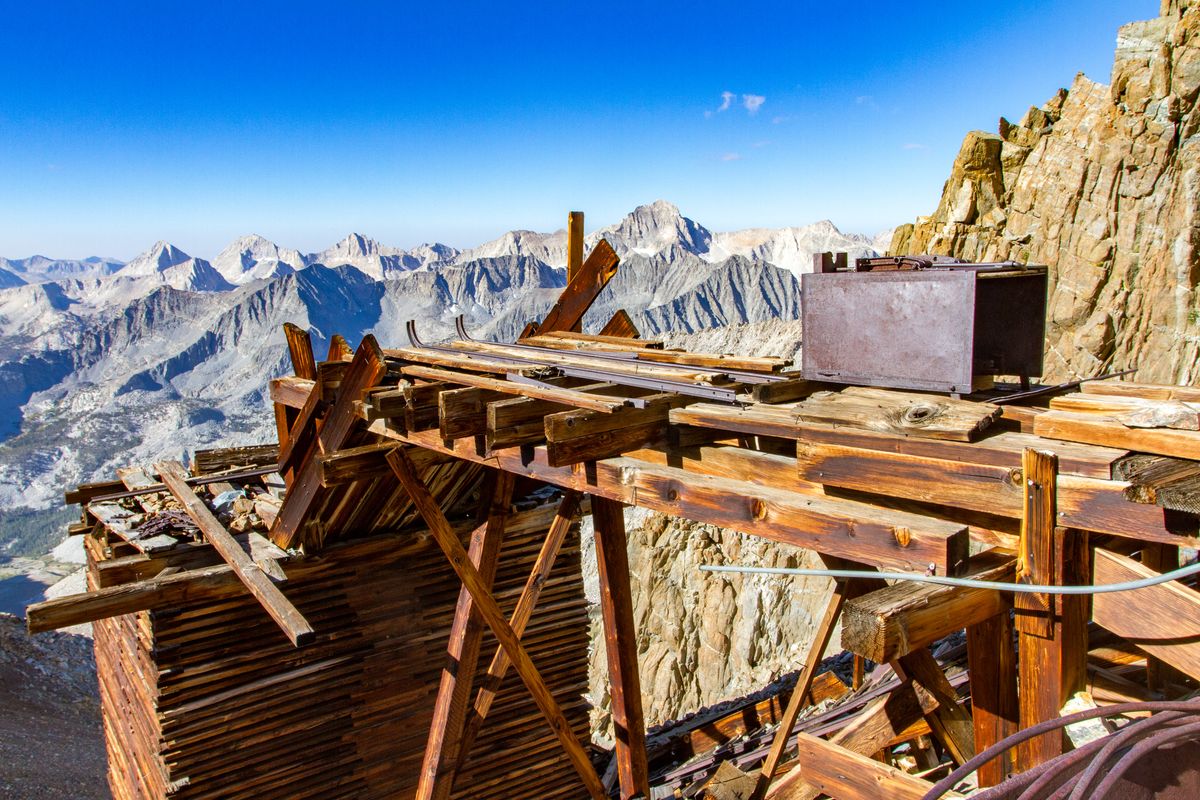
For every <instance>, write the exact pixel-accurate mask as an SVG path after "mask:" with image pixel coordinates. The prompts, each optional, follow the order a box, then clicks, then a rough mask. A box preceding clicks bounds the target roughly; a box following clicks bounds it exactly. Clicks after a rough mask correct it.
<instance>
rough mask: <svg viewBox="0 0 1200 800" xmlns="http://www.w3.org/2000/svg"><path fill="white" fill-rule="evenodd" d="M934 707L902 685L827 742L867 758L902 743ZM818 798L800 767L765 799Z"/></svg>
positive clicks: (920, 693)
mask: <svg viewBox="0 0 1200 800" xmlns="http://www.w3.org/2000/svg"><path fill="white" fill-rule="evenodd" d="M936 707H937V701H936V700H935V699H934V698H933V695H931V694H929V693H928V692H926V691H925V690H924V689H922V688H921V687H919V686H915V685H914V684H913V683H912V682H911V681H906V682H904V683H902V684H900V685H899V686H897V687H896V688H895V689H893V690H892V691H890V692H888V693H887V694H885V695H883V696H881V697H877V698H875V699H874V700H872V701H871V702H870V703H868V704H867V706H866V707H865V708H864V709H863V710H862V711H860V712H859V713H858V715H857V716H855V717H854V718H853V720H851V722H850V724H848V725H847V726H846V727H844V728H842V729H841V730H839V731H838V732H837V733H835V734H834V735H833V736H831V737H829V742H830V743H831V744H835V745H837V746H839V747H844V748H846V749H847V750H849V751H851V752H853V753H858V754H859V755H863V756H871V755H873V754H875V753H877V752H879V751H880V750H882V749H883V748H885V747H887V746H888V745H890V744H892V743H893V742H896V741H897V740H900V741H903V737H904V736H905V731H907V730H909V729H910V728H912V727H913V726H914V725H917V724H918V723H922V719H923V718H924V717H925V716H926V715H927V714H930V713H932V712H933V710H934V709H935V708H936ZM922 724H923V723H922ZM820 794H821V790H819V789H817V788H815V787H813V786H812V785H811V784H809V782H808V781H807V780H806V772H805V770H804V769H803V767H798V768H796V769H793V770H792V771H791V772H789V773H787V775H785V776H784V777H783V778H782V779H781V780H779V781H778V782H777V783H776V784H775V785H773V786H772V787H771V791H770V792H769V793H768V795H767V797H768V798H770V800H816V798H817V796H818V795H820Z"/></svg>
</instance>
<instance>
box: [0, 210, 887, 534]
mask: <svg viewBox="0 0 1200 800" xmlns="http://www.w3.org/2000/svg"><path fill="white" fill-rule="evenodd" d="M601 237H603V238H605V239H607V240H608V241H609V243H610V244H612V245H613V247H614V248H615V249H616V251H617V253H618V254H619V255H621V257H622V264H621V269H620V271H619V273H618V275H617V277H616V278H614V280H613V281H612V282H611V283H610V284H609V287H608V288H607V289H606V290H605V292H604V294H603V295H602V296H601V298H600V299H599V301H598V302H597V303H596V305H595V307H594V308H593V310H592V312H591V315H590V317H589V318H588V320H586V321H585V323H586V324H587V325H589V326H590V327H591V329H595V328H596V327H598V326H599V325H601V324H603V322H604V321H605V320H606V319H607V318H608V317H609V316H611V314H612V313H613V312H614V311H615V310H616V309H617V308H625V309H626V310H628V311H629V312H630V314H631V315H632V316H633V318H634V321H635V323H636V324H637V325H638V326H639V327H640V328H641V329H642V331H643V332H644V333H645V334H647V335H654V334H657V333H661V332H664V331H694V330H698V329H702V328H709V327H714V326H719V325H724V324H729V323H739V322H754V321H759V320H765V319H772V318H783V319H795V318H797V317H798V316H799V311H800V296H799V295H800V291H799V281H798V279H797V276H798V274H800V273H802V272H804V271H807V270H808V269H810V267H811V260H812V254H813V253H814V252H820V251H824V250H839V251H848V252H850V254H851V257H854V256H857V255H869V254H874V253H876V252H878V251H881V250H883V249H884V248H885V246H886V241H882V240H880V239H878V238H876V239H871V238H868V237H866V236H862V235H858V234H844V233H842V232H840V231H839V230H838V229H837V228H836V227H834V225H833V224H832V223H830V222H827V221H826V222H818V223H815V224H813V225H808V226H804V227H798V228H782V229H754V230H744V231H736V232H732V233H713V232H711V231H709V230H708V229H707V228H705V227H703V226H702V225H700V224H698V223H696V222H695V221H693V220H691V219H688V218H687V217H684V216H683V215H682V214H680V212H679V209H678V208H676V207H675V206H673V205H671V204H670V203H666V202H664V201H661V200H660V201H658V202H655V203H651V204H649V205H645V206H641V207H639V208H637V209H635V210H634V211H633V212H632V213H630V214H629V215H627V216H626V217H625V218H623V219H622V220H620V221H619V222H617V223H616V224H614V225H610V226H608V227H606V228H601V229H600V230H598V231H595V232H593V233H592V234H590V235H589V236H587V237H586V240H585V241H586V246H587V247H588V248H590V247H591V246H592V245H593V244H594V243H595V242H596V241H598V240H599V239H600V238H601ZM565 262H566V232H565V231H556V232H553V233H535V232H532V231H512V232H509V233H506V234H504V235H503V236H501V237H499V238H498V239H495V240H494V241H491V242H487V243H485V244H482V245H479V246H478V247H475V248H471V249H469V250H463V251H460V250H457V249H455V248H453V247H449V246H446V245H443V244H428V245H421V246H420V247H416V248H413V249H412V250H402V249H399V248H394V247H389V246H386V245H383V244H380V243H379V242H376V241H373V240H371V239H369V238H367V237H365V236H362V235H360V234H351V235H350V236H347V237H346V238H345V239H343V240H342V241H340V242H338V243H337V244H335V245H333V246H332V247H330V248H328V249H327V250H324V251H322V252H319V253H310V254H307V255H304V254H301V253H300V252H299V251H297V250H294V249H289V248H286V247H281V246H279V245H277V244H275V243H273V242H270V241H268V240H266V239H264V238H262V237H260V236H244V237H242V238H239V239H237V240H236V241H234V242H232V243H231V244H230V245H229V246H228V247H226V248H225V249H224V250H222V251H221V252H220V253H219V254H217V256H216V257H214V258H213V259H212V261H211V262H210V261H207V260H205V259H202V258H197V257H194V256H191V255H189V254H187V253H184V252H183V251H181V250H179V248H177V247H175V246H173V245H171V244H169V243H166V242H158V243H157V244H155V245H154V246H153V247H151V248H150V249H149V250H147V251H146V252H145V253H143V254H141V255H139V256H138V257H137V258H135V259H133V260H132V261H130V262H128V263H125V264H123V263H121V262H120V261H116V260H113V259H106V258H87V259H82V260H55V259H50V258H45V257H42V256H33V257H30V258H24V259H2V258H0V410H2V411H3V414H2V415H0V512H4V513H0V555H3V554H4V553H5V552H6V551H7V552H13V553H17V552H21V553H34V554H40V553H41V552H44V551H45V549H48V546H50V545H53V543H54V542H56V541H57V538H58V537H59V536H60V535H61V528H60V527H58V526H59V525H60V524H61V522H62V521H63V520H64V519H65V518H66V517H67V516H69V513H70V512H66V511H63V510H61V508H60V503H61V497H62V491H63V489H64V488H65V487H67V486H69V485H72V484H75V483H79V482H81V481H87V480H91V479H94V478H95V477H97V476H99V475H102V474H108V473H110V472H111V471H112V469H113V468H114V467H116V466H120V465H123V464H126V463H130V462H139V463H149V462H152V461H154V460H157V459H161V458H163V457H164V456H175V457H182V456H183V452H182V451H183V449H184V447H185V446H189V447H206V446H208V447H215V446H222V445H224V444H229V443H233V442H239V441H240V442H247V441H268V440H271V439H273V437H274V431H273V421H272V415H271V414H270V412H269V407H268V405H269V401H268V399H267V394H266V389H267V381H268V379H269V378H271V377H273V376H275V375H278V374H281V373H283V372H284V371H285V370H287V369H288V360H287V350H286V346H285V344H284V340H283V336H282V334H281V331H280V326H281V325H282V324H283V323H284V322H285V321H292V322H295V323H297V324H299V325H302V326H307V327H308V328H309V330H310V331H311V332H312V334H313V338H314V344H315V346H316V347H317V348H318V349H322V348H324V347H326V346H327V342H328V339H329V337H330V336H332V334H334V333H341V334H343V335H345V336H346V337H347V338H348V339H350V340H351V341H352V342H353V341H357V339H358V338H360V337H361V336H363V335H365V334H367V333H374V334H376V335H377V336H378V337H379V338H380V340H381V341H383V342H385V343H388V342H402V341H404V333H403V331H404V323H405V322H406V321H407V320H409V319H414V320H416V321H417V325H418V330H419V331H420V332H421V334H422V336H423V337H424V338H426V339H427V340H429V341H434V340H437V339H438V338H439V337H443V338H444V337H448V336H450V335H452V333H453V321H454V318H455V317H456V316H457V315H459V314H464V315H465V316H466V318H467V320H468V322H469V326H470V328H471V330H472V331H473V332H474V333H475V335H478V336H482V337H490V338H495V339H508V340H511V339H512V338H514V337H515V336H516V335H517V334H518V332H519V331H520V330H521V328H522V326H524V324H525V323H526V322H527V321H529V320H531V319H537V318H540V316H541V315H543V314H544V313H545V312H546V310H547V309H548V308H549V306H550V305H551V304H552V303H553V301H554V298H555V297H556V296H557V294H558V292H559V291H560V290H561V288H562V286H563V285H564V283H565V270H564V269H563V265H564V264H565Z"/></svg>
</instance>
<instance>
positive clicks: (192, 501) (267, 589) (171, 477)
mask: <svg viewBox="0 0 1200 800" xmlns="http://www.w3.org/2000/svg"><path fill="white" fill-rule="evenodd" d="M155 469H157V470H158V474H159V476H160V477H161V478H162V481H163V483H164V484H165V485H166V487H167V489H168V490H169V491H170V492H171V494H172V495H174V496H175V499H176V500H178V501H179V502H180V503H181V504H182V505H183V508H184V510H185V511H187V513H188V516H189V517H191V518H192V521H193V522H195V523H196V527H198V528H199V529H200V532H201V533H202V534H203V535H204V539H205V540H206V541H207V542H208V543H209V544H211V545H212V546H213V549H214V550H216V551H217V552H218V553H220V554H221V558H223V559H225V563H227V564H229V566H230V567H232V568H233V571H234V573H235V574H236V575H237V577H238V579H239V580H240V581H241V582H242V583H243V584H244V585H245V587H246V589H247V590H248V591H249V592H250V594H252V595H254V598H255V599H256V600H258V602H259V603H260V604H261V605H262V607H263V608H264V609H265V610H266V612H267V613H268V614H270V615H271V619H273V620H275V622H276V623H277V624H278V625H279V627H280V628H282V629H283V632H284V633H286V634H287V635H288V638H289V639H291V640H292V644H294V645H296V646H297V647H299V646H301V645H304V644H308V643H309V642H311V641H312V640H313V639H314V638H315V637H316V633H315V632H314V631H313V628H312V626H311V625H309V624H308V620H306V619H305V618H304V615H303V614H301V613H300V612H299V611H297V610H296V607H295V606H294V605H292V602H291V601H290V600H288V599H287V597H285V596H284V594H283V592H281V591H279V588H278V587H277V586H276V585H275V584H274V583H272V582H271V579H270V578H269V577H268V576H267V573H266V572H264V571H263V569H262V567H260V566H259V565H258V564H256V563H255V562H254V560H253V559H252V558H250V555H249V554H248V553H247V552H246V551H245V550H243V549H242V546H241V545H240V544H238V542H237V540H236V539H234V538H233V536H232V535H231V534H230V533H229V531H227V530H225V526H224V525H222V524H221V522H220V520H218V519H217V518H216V516H214V515H213V513H212V512H211V511H209V510H208V506H206V505H205V504H204V501H203V500H201V499H200V498H199V497H197V496H196V493H195V492H194V491H192V487H190V486H188V484H187V474H186V473H185V472H184V470H183V465H182V464H180V463H179V462H178V461H164V462H162V463H160V464H157V465H156V466H155Z"/></svg>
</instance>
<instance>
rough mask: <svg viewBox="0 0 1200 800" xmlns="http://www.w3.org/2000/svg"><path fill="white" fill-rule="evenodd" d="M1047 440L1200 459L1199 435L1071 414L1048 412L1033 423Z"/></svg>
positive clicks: (1197, 433) (1198, 433)
mask: <svg viewBox="0 0 1200 800" xmlns="http://www.w3.org/2000/svg"><path fill="white" fill-rule="evenodd" d="M1034 432H1035V433H1037V435H1038V436H1044V437H1046V438H1047V439H1065V440H1068V441H1074V442H1085V443H1088V444H1099V445H1104V446H1105V447H1123V448H1126V449H1128V450H1137V451H1139V452H1143V453H1154V454H1157V455H1160V456H1173V457H1175V458H1187V459H1192V460H1197V459H1200V432H1196V431H1180V430H1172V429H1170V428H1128V427H1126V426H1125V425H1122V424H1121V423H1120V422H1117V421H1116V420H1111V419H1107V418H1105V417H1097V416H1093V415H1091V414H1076V413H1072V412H1069V411H1047V412H1046V413H1045V414H1042V415H1040V416H1039V417H1038V418H1037V420H1036V422H1035V423H1034Z"/></svg>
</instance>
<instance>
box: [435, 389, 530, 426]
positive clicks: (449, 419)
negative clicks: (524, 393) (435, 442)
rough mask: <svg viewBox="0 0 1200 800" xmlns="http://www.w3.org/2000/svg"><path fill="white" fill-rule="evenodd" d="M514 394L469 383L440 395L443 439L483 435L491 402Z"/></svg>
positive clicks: (439, 408) (439, 413)
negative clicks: (481, 387) (476, 386)
mask: <svg viewBox="0 0 1200 800" xmlns="http://www.w3.org/2000/svg"><path fill="white" fill-rule="evenodd" d="M509 397H512V395H509V394H504V393H503V392H496V391H491V390H488V389H476V388H475V387H472V386H467V387H465V388H462V389H447V390H446V391H444V392H442V393H441V394H440V395H438V430H439V432H440V433H441V435H442V438H443V439H462V438H465V437H467V436H483V435H484V434H485V433H486V432H487V406H488V404H489V403H492V402H495V401H496V400H504V399H507V398H509Z"/></svg>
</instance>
